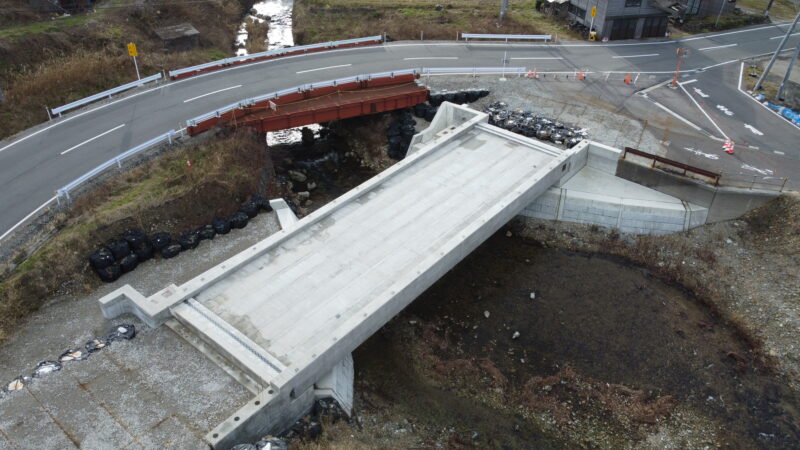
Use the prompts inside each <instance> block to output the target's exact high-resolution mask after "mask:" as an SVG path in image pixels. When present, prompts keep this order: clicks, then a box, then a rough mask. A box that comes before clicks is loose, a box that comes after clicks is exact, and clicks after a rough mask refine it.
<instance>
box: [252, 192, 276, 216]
mask: <svg viewBox="0 0 800 450" xmlns="http://www.w3.org/2000/svg"><path fill="white" fill-rule="evenodd" d="M250 200H251V201H252V202H253V203H255V204H256V206H258V207H259V209H261V210H262V211H267V212H270V211H272V206H270V204H269V200H267V199H265V198H264V197H262V196H260V195H254V196H253V197H252V198H251V199H250Z"/></svg>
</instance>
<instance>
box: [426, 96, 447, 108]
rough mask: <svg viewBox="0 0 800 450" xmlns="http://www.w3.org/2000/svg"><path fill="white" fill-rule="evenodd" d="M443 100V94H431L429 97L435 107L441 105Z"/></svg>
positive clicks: (429, 101)
mask: <svg viewBox="0 0 800 450" xmlns="http://www.w3.org/2000/svg"><path fill="white" fill-rule="evenodd" d="M443 101H444V97H443V96H442V94H431V96H430V97H429V98H428V103H430V104H431V106H434V107H436V106H439V105H441V104H442V102H443Z"/></svg>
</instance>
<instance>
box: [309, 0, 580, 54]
mask: <svg viewBox="0 0 800 450" xmlns="http://www.w3.org/2000/svg"><path fill="white" fill-rule="evenodd" d="M498 11H499V9H498V3H493V2H481V1H476V0H458V1H454V2H439V1H435V0H419V1H414V2H402V3H399V4H398V3H397V2H391V1H385V0H296V1H295V4H294V12H293V26H294V29H293V33H294V39H295V42H296V43H297V44H307V43H311V42H323V41H328V40H337V39H346V38H353V37H361V36H374V35H376V34H381V33H386V34H387V35H388V36H389V37H391V38H392V39H397V40H409V39H410V40H414V39H421V38H424V39H428V40H435V39H442V40H453V39H455V38H456V35H457V33H505V34H559V35H561V36H567V35H570V34H571V31H570V30H569V28H568V27H567V26H566V25H565V22H564V21H563V20H561V19H558V18H552V17H549V16H547V15H545V14H544V13H542V12H540V11H538V10H537V9H536V7H535V3H534V2H527V1H515V0H512V1H511V6H510V8H509V10H508V15H507V16H506V19H505V21H504V22H503V25H502V27H498V26H497V19H498Z"/></svg>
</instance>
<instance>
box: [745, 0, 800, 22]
mask: <svg viewBox="0 0 800 450" xmlns="http://www.w3.org/2000/svg"><path fill="white" fill-rule="evenodd" d="M768 3H769V0H738V1H737V2H736V5H737V6H739V7H741V8H745V9H748V10H752V11H753V12H754V13H757V14H763V13H764V9H765V8H766V7H767V4H768ZM798 12H800V1H799V0H775V1H774V2H773V3H772V8H771V9H770V10H769V16H770V17H771V18H772V20H792V19H794V16H796V15H797V13H798Z"/></svg>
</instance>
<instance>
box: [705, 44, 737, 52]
mask: <svg viewBox="0 0 800 450" xmlns="http://www.w3.org/2000/svg"><path fill="white" fill-rule="evenodd" d="M737 45H739V44H728V45H715V46H714V47H703V48H698V49H697V50H699V51H701V52H702V51H705V50H714V49H717V48H728V47H736V46H737Z"/></svg>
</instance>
